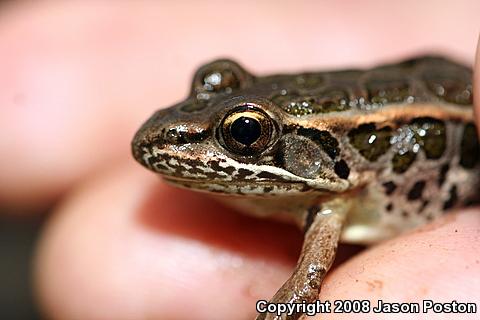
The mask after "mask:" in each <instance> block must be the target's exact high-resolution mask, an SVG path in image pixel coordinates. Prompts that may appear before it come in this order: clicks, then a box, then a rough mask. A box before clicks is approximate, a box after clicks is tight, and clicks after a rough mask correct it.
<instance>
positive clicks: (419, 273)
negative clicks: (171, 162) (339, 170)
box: [0, 1, 480, 320]
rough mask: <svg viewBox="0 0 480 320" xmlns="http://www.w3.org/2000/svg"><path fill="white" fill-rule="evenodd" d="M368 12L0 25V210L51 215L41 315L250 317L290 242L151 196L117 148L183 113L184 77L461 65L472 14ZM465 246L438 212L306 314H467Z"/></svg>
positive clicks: (376, 253)
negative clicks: (382, 305)
mask: <svg viewBox="0 0 480 320" xmlns="http://www.w3.org/2000/svg"><path fill="white" fill-rule="evenodd" d="M381 3H382V2H380V1H378V2H375V1H370V2H368V3H365V2H362V5H355V4H354V3H347V2H345V3H343V4H336V5H333V4H330V5H327V4H324V5H320V4H316V5H311V6H310V7H308V8H304V9H303V10H299V9H298V4H297V2H291V3H287V4H286V5H284V6H282V7H278V6H273V5H272V4H271V5H270V6H267V5H257V6H256V7H251V6H249V5H248V4H246V5H236V6H235V7H234V6H233V5H227V4H223V2H222V5H221V6H223V8H224V9H223V10H224V11H221V10H220V11H219V9H218V5H217V6H216V5H215V4H213V3H209V4H202V7H200V4H196V3H191V4H188V5H187V4H183V5H182V4H177V5H174V4H167V3H165V4H161V3H158V2H157V3H154V2H124V3H122V4H121V5H120V4H118V5H111V4H104V3H103V2H95V3H93V2H91V3H88V2H82V3H80V2H79V3H70V4H53V3H47V4H41V5H40V4H38V5H25V7H23V8H19V7H12V8H11V9H6V10H5V11H4V12H3V13H1V14H0V15H2V19H1V20H2V25H0V35H2V41H1V42H0V53H2V54H1V56H2V58H3V59H2V61H1V62H0V64H1V65H2V68H0V70H3V72H2V74H0V85H1V86H2V88H3V89H2V93H1V96H0V99H1V101H2V104H3V106H4V107H3V108H1V109H0V130H1V131H2V132H1V136H2V137H8V139H1V140H0V167H1V168H2V170H1V171H0V181H2V182H3V183H2V184H0V204H2V206H5V207H9V208H12V209H16V210H21V211H26V210H30V211H35V208H39V207H43V206H46V205H48V204H49V203H52V201H56V204H57V205H56V208H55V210H53V211H54V212H53V213H52V215H51V217H50V218H49V221H48V223H47V226H46V228H45V230H44V231H43V236H42V239H41V241H40V244H39V247H38V252H37V259H36V267H35V279H36V280H35V283H36V295H37V297H38V301H39V303H40V305H41V307H42V310H43V312H44V313H45V315H46V316H47V317H48V318H49V319H118V320H123V319H125V320H127V319H192V318H194V319H200V320H201V319H209V320H211V319H232V320H233V319H252V318H253V317H254V314H255V312H254V304H255V302H256V300H258V299H265V298H269V297H270V296H272V295H273V293H274V292H275V290H276V289H277V288H278V287H279V286H280V285H281V284H282V282H283V281H285V279H286V278H287V277H288V276H289V274H290V273H291V271H292V269H293V267H294V265H295V262H296V261H295V260H296V258H297V256H298V253H299V249H300V246H301V236H302V235H301V233H300V231H298V230H296V229H295V228H294V227H293V226H287V225H283V224H280V223H272V222H270V221H264V220H258V219H255V218H251V217H246V216H243V215H241V214H239V213H236V212H233V211H231V210H230V209H228V208H225V207H223V206H221V205H219V204H218V203H216V202H215V201H214V200H212V199H210V198H208V197H206V196H205V195H202V194H198V193H194V192H190V191H186V190H178V189H174V188H172V187H169V186H167V185H165V184H163V183H162V182H161V181H160V180H159V179H158V178H157V177H156V176H155V175H153V174H152V173H150V172H147V171H146V170H145V169H143V168H141V167H140V166H139V165H137V164H135V163H134V162H133V160H132V159H131V156H130V154H129V142H130V139H131V137H132V136H133V133H134V131H135V129H136V128H137V127H138V126H139V125H140V123H141V122H142V121H144V120H145V119H146V118H147V117H148V116H149V115H150V114H151V113H152V112H153V111H154V110H155V109H156V108H157V107H159V106H167V105H169V104H171V103H173V102H175V101H176V100H180V99H182V98H183V97H184V95H185V94H186V92H187V91H188V87H187V85H188V84H189V82H190V77H191V73H192V71H193V70H194V68H195V67H197V66H198V65H199V64H200V63H202V62H205V61H207V60H209V59H211V58H213V57H217V56H219V55H222V56H225V55H226V56H232V57H234V58H236V59H237V60H239V61H241V62H243V64H244V65H245V66H246V67H247V68H248V69H250V70H252V71H253V72H258V73H265V72H274V71H277V72H278V71H295V70H301V69H321V68H337V67H346V66H352V65H371V64H373V63H376V62H378V61H382V60H385V59H387V60H392V59H397V58H400V57H405V56H407V55H411V54H415V53H417V52H419V51H421V50H422V49H425V48H427V49H436V48H440V51H441V52H444V53H447V54H450V55H453V56H454V57H455V58H457V59H460V60H463V61H466V62H467V63H468V62H472V61H473V52H474V46H475V39H476V38H477V34H476V33H477V32H478V17H477V15H478V12H480V7H479V5H478V4H475V3H474V2H464V3H462V2H460V1H457V2H455V3H454V4H452V5H451V6H448V5H445V6H442V7H441V8H438V7H436V9H437V10H435V11H431V10H432V7H434V5H433V4H434V3H436V2H433V1H432V2H428V1H425V2H422V4H421V5H419V4H417V5H416V7H415V8H416V9H415V10H412V6H413V5H414V4H415V3H416V2H413V1H412V2H411V3H405V2H403V3H402V4H399V3H396V4H392V5H391V7H389V8H388V10H386V8H380V5H381ZM225 6H226V8H225ZM305 7H306V5H305ZM273 8H274V9H273ZM222 12H223V13H224V14H222ZM393 13H394V14H393ZM427 19H428V20H427ZM392 20H393V21H392ZM351 21H354V22H355V23H350V22H351ZM406 21H412V23H407V22H406ZM415 22H416V23H415ZM333 30H334V31H335V32H332V31H333ZM247 36H248V42H247V41H246V37H247ZM267 40H268V41H267ZM392 44H393V45H392ZM478 75H479V73H478V72H477V73H476V74H475V77H476V78H477V79H478V77H479V76H478ZM478 82H479V81H477V82H476V83H478ZM479 89H480V88H479V86H478V85H477V84H476V85H475V90H476V96H477V97H479V96H480V92H479ZM477 105H478V103H477ZM279 235H281V236H279ZM479 238H480V215H479V212H478V210H477V209H468V210H463V211H457V212H454V213H452V214H450V215H447V216H445V218H443V219H440V220H438V221H435V222H433V223H432V224H430V225H427V226H424V227H422V228H420V229H418V230H415V231H413V232H411V233H408V234H405V235H402V236H400V237H398V238H395V239H393V240H391V241H388V242H386V243H383V244H380V245H377V246H374V247H372V248H369V249H367V250H365V251H362V252H361V253H359V254H357V255H355V256H354V257H353V258H351V259H348V260H347V261H346V262H344V263H343V264H341V265H339V266H338V267H336V268H335V269H334V270H333V271H332V272H331V273H330V274H329V275H328V277H327V279H326V281H325V283H324V287H323V290H322V293H321V298H322V299H329V300H334V299H370V300H372V301H376V300H378V299H383V300H386V301H392V302H400V301H419V300H422V299H432V300H435V301H451V300H458V301H468V302H477V303H479V305H480V290H479V288H480V262H479V260H480V258H478V257H480V248H479V247H478V246H477V245H476V244H478V242H479ZM340 251H344V252H347V254H346V255H347V256H348V255H349V254H353V251H354V248H351V247H341V248H340ZM446 316H449V315H446V314H440V315H437V316H436V318H437V319H443V318H446ZM373 317H374V316H372V315H352V314H340V315H339V314H336V315H334V318H335V319H350V318H355V319H372V318H373ZM377 317H379V318H382V319H390V318H391V319H403V318H405V319H407V318H408V319H415V317H418V319H423V318H424V315H422V314H419V315H411V314H408V315H390V316H387V315H385V314H382V315H377ZM474 317H475V315H471V319H473V318H474ZM431 318H432V319H435V317H431ZM468 318H469V317H468V315H466V316H465V315H462V319H468ZM322 319H333V316H332V315H325V317H322ZM429 319H430V317H429Z"/></svg>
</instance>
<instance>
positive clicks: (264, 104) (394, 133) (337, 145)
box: [132, 56, 480, 319]
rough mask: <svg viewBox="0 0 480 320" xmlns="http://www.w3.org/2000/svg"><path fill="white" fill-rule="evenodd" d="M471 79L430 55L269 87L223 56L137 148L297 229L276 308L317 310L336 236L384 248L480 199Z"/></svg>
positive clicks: (170, 176)
mask: <svg viewBox="0 0 480 320" xmlns="http://www.w3.org/2000/svg"><path fill="white" fill-rule="evenodd" d="M471 78H472V73H471V70H470V69H469V68H467V67H465V66H462V65H459V64H457V63H455V62H452V61H450V60H448V59H445V58H441V57H430V56H426V57H419V58H415V59H410V60H407V61H402V62H400V63H397V64H389V65H382V66H378V67H375V68H373V69H369V70H344V71H332V72H314V73H310V72H309V73H300V74H287V75H273V76H261V77H260V76H254V75H252V74H251V73H249V72H247V71H246V70H244V69H243V68H242V67H241V66H240V65H238V64H237V63H235V62H233V61H230V60H217V61H214V62H212V63H209V64H207V65H204V66H202V67H201V68H200V69H199V70H198V71H197V73H196V74H195V77H194V80H193V84H192V89H191V93H190V95H189V97H188V98H187V99H186V100H185V101H182V102H180V103H179V104H177V105H174V106H172V107H170V108H167V109H161V110H159V111H157V112H156V113H155V114H154V115H153V116H152V117H151V118H150V119H149V120H148V121H147V122H146V123H145V124H144V125H143V126H142V127H141V128H140V129H139V131H138V132H137V134H136V135H135V138H134V140H133V142H132V150H133V154H134V157H135V159H136V160H137V161H138V162H140V163H141V164H142V165H144V166H145V167H147V168H149V169H150V170H153V171H155V172H157V173H159V174H160V175H162V176H163V178H164V179H165V180H166V181H168V182H170V183H173V184H175V185H178V186H181V187H186V188H191V189H195V190H200V191H206V192H210V193H212V194H216V195H218V196H219V197H218V198H219V199H221V200H226V202H227V203H228V204H230V205H233V206H236V207H237V208H240V209H242V210H243V211H245V212H247V213H250V214H256V215H260V216H273V217H275V218H281V219H287V220H290V221H292V222H294V223H296V224H297V225H298V226H300V227H301V228H303V229H304V230H305V241H304V245H303V249H302V253H301V256H300V259H299V261H298V265H297V268H296V270H295V272H294V274H293V275H292V276H291V277H290V278H289V279H288V280H287V282H286V283H285V284H284V285H283V286H282V288H280V290H279V291H278V292H277V293H276V294H275V296H274V297H273V298H272V299H271V302H275V303H279V302H284V303H285V302H299V301H303V300H305V301H314V300H315V299H317V298H318V295H319V291H320V287H321V282H322V280H323V278H324V276H325V274H326V272H327V271H328V269H329V268H330V266H331V264H332V262H333V260H334V257H335V252H336V248H337V243H338V241H339V240H341V241H345V242H351V243H363V244H369V243H374V242H378V241H381V240H384V239H387V238H390V237H392V236H395V235H397V234H399V233H401V232H403V231H405V230H408V229H411V228H413V227H415V226H418V225H421V224H424V223H426V222H428V221H430V220H432V219H434V218H435V217H438V216H441V215H442V214H444V213H445V212H447V211H449V210H450V209H452V208H456V207H460V206H464V205H467V204H469V203H471V202H473V201H475V200H476V197H477V191H478V189H479V188H478V185H479V169H480V166H479V145H478V140H477V133H476V127H475V124H474V120H473V119H474V118H473V108H472V84H471ZM300 317H302V314H300V313H298V314H294V315H291V316H288V317H287V316H281V317H279V316H275V315H273V314H260V315H259V316H258V317H257V319H299V318H300Z"/></svg>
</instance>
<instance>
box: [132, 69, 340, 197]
mask: <svg viewBox="0 0 480 320" xmlns="http://www.w3.org/2000/svg"><path fill="white" fill-rule="evenodd" d="M285 79H286V76H280V77H270V78H259V77H258V78H256V77H254V76H252V75H251V74H250V73H248V72H247V71H245V70H244V69H243V68H242V67H240V66H239V65H238V64H237V63H235V62H233V61H229V60H217V61H214V62H212V63H209V64H207V65H205V66H203V67H201V68H200V69H199V70H198V71H197V72H196V74H195V77H194V80H193V84H192V89H191V94H190V96H189V97H188V98H187V99H186V100H185V101H183V102H181V103H179V104H177V105H174V106H172V107H170V108H167V109H162V110H159V111H157V112H156V113H155V114H154V115H153V116H152V117H151V118H150V119H149V120H148V121H147V122H146V123H145V124H144V125H143V126H142V127H141V128H140V130H139V131H138V132H137V134H136V135H135V137H134V139H133V142H132V150H133V155H134V157H135V159H136V160H137V161H138V162H140V163H141V164H142V165H144V166H146V167H147V168H149V169H151V170H153V171H155V172H157V173H159V174H161V175H162V176H163V177H164V178H165V179H166V180H167V181H169V182H171V183H174V184H177V185H181V186H184V187H188V188H194V189H200V190H206V191H213V192H220V193H227V194H256V195H264V194H270V195H279V194H295V193H300V192H309V191H312V190H315V191H324V192H338V191H344V190H345V189H346V188H348V185H349V182H348V175H349V168H348V166H347V165H346V163H345V161H343V160H341V159H340V151H339V142H338V141H337V139H336V138H334V137H333V136H332V135H331V134H330V133H329V132H328V131H320V130H317V129H314V128H310V127H308V125H301V124H300V122H299V121H298V117H296V116H295V115H292V114H289V113H287V112H285V111H284V110H283V109H282V108H280V107H279V106H278V105H277V104H276V103H274V102H272V99H271V97H272V95H274V94H275V92H278V91H281V90H285V89H282V85H283V84H282V83H284V82H285ZM282 81H283V82H282ZM303 123H304V124H308V121H307V122H305V121H304V122H303Z"/></svg>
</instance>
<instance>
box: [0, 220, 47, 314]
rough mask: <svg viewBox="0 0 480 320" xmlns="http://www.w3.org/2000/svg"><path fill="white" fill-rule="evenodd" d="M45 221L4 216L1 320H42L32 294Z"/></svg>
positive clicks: (0, 261) (1, 225) (0, 230)
mask: <svg viewBox="0 0 480 320" xmlns="http://www.w3.org/2000/svg"><path fill="white" fill-rule="evenodd" d="M42 220H43V219H42V218H40V217H35V218H32V217H29V218H25V217H24V218H18V217H15V218H13V217H11V216H9V215H6V214H4V213H0V319H2V320H16V319H40V316H39V314H38V310H37V309H36V306H35V304H34V300H33V293H32V262H33V252H34V246H35V241H36V240H37V238H38V236H39V230H40V227H41V225H42Z"/></svg>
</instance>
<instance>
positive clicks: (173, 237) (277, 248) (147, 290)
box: [36, 167, 480, 320]
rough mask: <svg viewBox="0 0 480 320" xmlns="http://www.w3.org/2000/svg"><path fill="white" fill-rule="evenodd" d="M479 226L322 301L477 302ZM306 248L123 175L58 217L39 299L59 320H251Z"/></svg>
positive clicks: (417, 242) (200, 198)
mask: <svg viewBox="0 0 480 320" xmlns="http://www.w3.org/2000/svg"><path fill="white" fill-rule="evenodd" d="M479 216H480V215H479V213H478V212H476V211H467V212H465V213H462V214H460V215H458V216H457V215H449V216H447V217H446V218H445V219H443V220H441V221H440V222H437V223H436V224H434V225H432V226H429V227H425V228H424V229H422V230H420V231H417V232H414V233H411V234H409V235H406V236H403V237H401V238H399V239H397V240H394V241H391V242H388V243H386V244H384V245H381V246H378V247H374V248H372V249H369V250H368V251H367V252H365V253H363V254H360V255H359V256H357V257H356V258H354V259H353V260H351V261H349V262H347V263H346V264H344V265H343V266H342V267H340V268H339V269H338V270H336V271H334V272H333V273H332V274H331V275H330V276H329V277H328V278H327V280H326V282H325V284H324V289H323V292H322V298H323V299H329V300H334V299H340V298H341V299H347V298H348V299H370V300H373V301H375V300H376V299H379V298H382V299H384V300H389V301H392V302H397V301H413V300H416V299H422V298H423V297H425V298H430V299H434V300H435V299H457V300H459V301H460V300H468V301H472V300H473V301H478V300H476V299H478V297H477V296H476V294H475V292H477V291H478V290H476V288H478V283H476V282H475V281H474V280H472V279H479V278H480V277H479V276H480V274H479V269H480V268H479V260H478V256H479V253H480V249H479V248H478V246H474V245H472V243H476V242H478V239H477V238H478V230H479V228H480V222H479V218H478V217H479ZM300 246H301V234H300V232H299V231H298V230H295V229H294V228H293V227H290V226H285V225H283V224H276V223H272V222H270V221H261V220H256V219H253V218H249V217H245V216H243V215H240V214H237V213H235V212H232V211H231V210H229V209H226V208H224V207H222V206H220V205H219V204H217V203H216V202H214V201H213V200H211V199H210V198H208V197H206V196H205V195H202V194H199V193H193V192H188V191H182V190H177V189H172V188H171V187H167V186H166V185H164V184H162V183H161V182H159V181H158V180H157V179H156V178H154V177H153V176H152V175H151V174H149V173H147V172H143V171H142V170H141V169H140V168H133V169H130V168H128V167H121V168H119V169H118V170H116V171H114V172H111V173H109V174H108V175H106V176H102V177H99V178H98V179H97V181H95V182H91V183H88V184H87V185H85V186H84V187H83V188H82V190H79V191H77V192H75V193H74V194H73V195H72V196H71V197H70V198H69V199H68V201H67V202H66V203H65V204H64V205H62V206H61V207H60V208H59V210H58V211H57V212H56V214H55V216H54V219H53V220H52V221H51V222H50V223H49V226H48V228H47V229H46V231H45V234H44V237H43V239H42V241H41V244H40V248H39V251H38V260H37V265H36V267H37V268H36V270H37V272H36V275H37V277H36V278H37V289H38V290H37V293H38V296H39V300H40V302H41V304H42V306H43V308H44V310H45V312H46V315H47V316H48V318H52V319H119V320H122V319H192V317H194V318H195V319H200V320H201V319H251V318H253V316H254V314H255V311H254V306H255V303H256V301H257V300H258V299H268V298H269V297H271V296H272V295H273V293H274V292H275V290H276V289H277V288H278V287H279V286H280V285H281V284H282V283H283V282H284V281H285V280H286V279H287V278H288V276H289V275H290V273H291V271H292V270H293V267H294V265H295V260H296V258H297V255H298V252H299V250H300ZM477 293H478V292H477ZM92 306H95V307H92ZM340 316H343V317H344V318H345V319H346V318H348V317H355V319H357V318H358V315H356V314H355V315H354V314H346V315H335V319H339V318H340ZM414 316H415V315H411V314H410V315H409V319H412V318H413V317H414ZM417 316H418V317H419V318H422V317H423V316H424V315H422V314H420V315H417Z"/></svg>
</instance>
